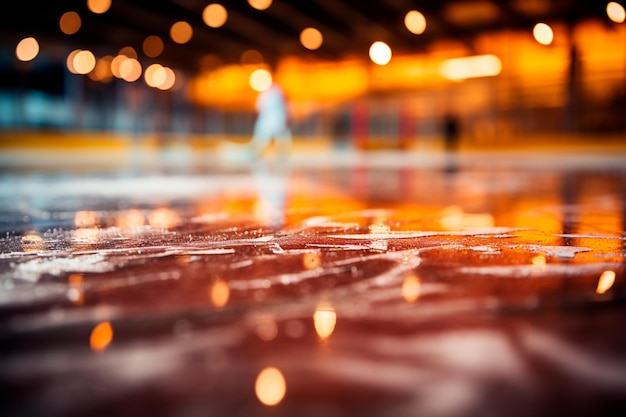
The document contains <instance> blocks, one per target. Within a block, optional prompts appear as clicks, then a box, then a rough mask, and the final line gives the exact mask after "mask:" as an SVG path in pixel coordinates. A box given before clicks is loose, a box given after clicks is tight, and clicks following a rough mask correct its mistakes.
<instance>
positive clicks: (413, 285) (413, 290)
mask: <svg viewBox="0 0 626 417" xmlns="http://www.w3.org/2000/svg"><path fill="white" fill-rule="evenodd" d="M419 296H420V280H419V278H417V277H416V276H415V275H413V274H408V275H407V276H406V277H405V278H404V281H402V298H404V300H405V301H406V302H407V303H414V302H415V301H416V300H417V299H418V298H419Z"/></svg>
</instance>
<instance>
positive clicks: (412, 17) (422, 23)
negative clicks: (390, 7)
mask: <svg viewBox="0 0 626 417" xmlns="http://www.w3.org/2000/svg"><path fill="white" fill-rule="evenodd" d="M404 25H405V26H406V28H407V29H408V30H409V32H411V33H413V34H415V35H421V34H422V33H424V31H425V30H426V18H425V17H424V15H423V14H422V13H420V12H418V11H417V10H411V11H410V12H408V13H407V14H406V15H405V16H404Z"/></svg>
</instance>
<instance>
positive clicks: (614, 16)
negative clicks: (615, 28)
mask: <svg viewBox="0 0 626 417" xmlns="http://www.w3.org/2000/svg"><path fill="white" fill-rule="evenodd" d="M606 14H607V16H608V17H609V19H611V21H613V22H615V23H623V22H624V20H626V11H625V10H624V6H622V5H621V4H619V3H616V2H614V1H611V2H609V3H608V4H607V5H606Z"/></svg>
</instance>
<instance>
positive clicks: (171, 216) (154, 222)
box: [148, 207, 180, 229]
mask: <svg viewBox="0 0 626 417" xmlns="http://www.w3.org/2000/svg"><path fill="white" fill-rule="evenodd" d="M179 222H180V216H179V215H178V213H176V212H175V211H174V210H172V209H169V208H166V207H162V208H158V209H155V210H154V211H152V213H150V216H149V217H148V223H150V226H152V227H155V228H157V229H169V228H171V227H175V226H177V225H178V223H179Z"/></svg>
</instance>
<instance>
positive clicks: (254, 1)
mask: <svg viewBox="0 0 626 417" xmlns="http://www.w3.org/2000/svg"><path fill="white" fill-rule="evenodd" d="M248 4H249V5H250V6H252V7H254V8H255V9H257V10H266V9H268V8H269V7H270V6H271V5H272V0H248Z"/></svg>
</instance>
